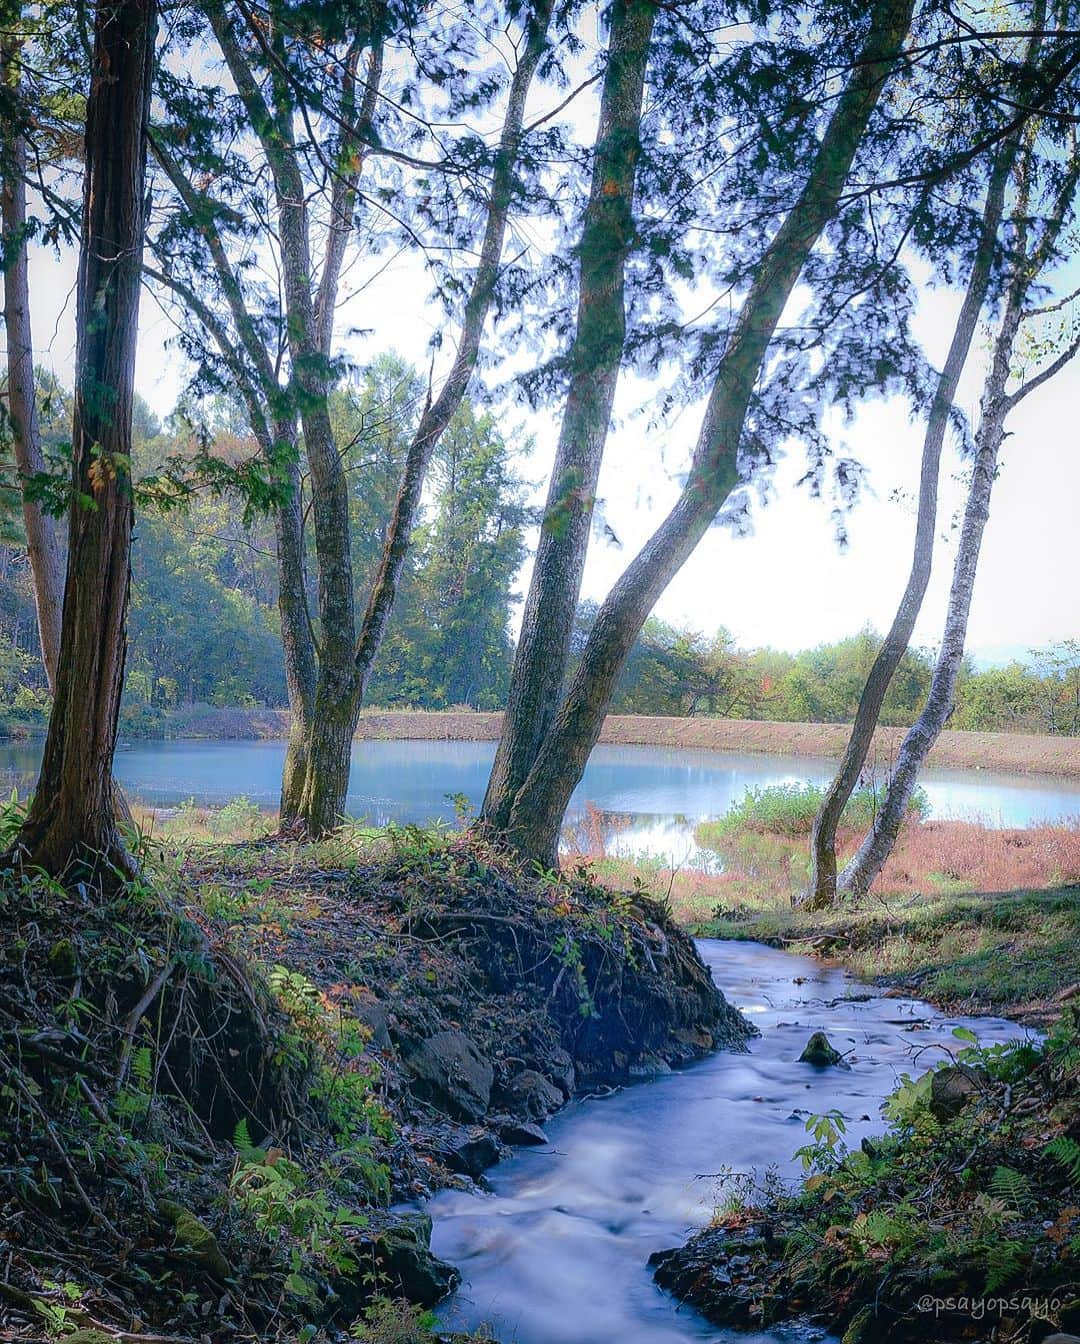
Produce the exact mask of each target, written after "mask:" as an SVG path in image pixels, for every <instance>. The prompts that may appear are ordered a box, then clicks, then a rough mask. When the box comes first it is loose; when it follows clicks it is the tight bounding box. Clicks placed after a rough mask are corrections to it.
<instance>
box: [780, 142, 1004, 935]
mask: <svg viewBox="0 0 1080 1344" xmlns="http://www.w3.org/2000/svg"><path fill="white" fill-rule="evenodd" d="M1018 147H1019V142H1018V138H1017V137H1015V136H1013V137H1011V138H1010V139H1009V140H1007V141H1006V142H1005V144H1004V145H1003V146H1002V148H1001V149H1000V151H999V152H998V155H997V158H996V160H995V162H994V168H993V172H992V173H991V176H990V182H989V185H988V188H987V193H986V205H985V207H984V209H983V218H982V228H981V229H980V233H979V239H978V242H977V245H976V247H977V250H976V253H975V261H974V264H973V265H972V268H971V276H970V278H969V280H968V286H967V292H966V294H965V295H964V302H963V304H962V306H961V308H960V316H959V318H958V319H957V323H956V329H955V330H954V332H953V337H952V342H951V344H950V345H949V352H948V355H947V356H946V359H945V365H944V368H943V369H942V371H941V376H940V378H939V379H938V384H937V388H936V390H935V392H934V400H933V403H932V404H931V407H930V415H929V418H928V420H927V425H926V435H925V438H924V440H923V450H922V467H921V470H920V476H919V504H918V514H917V519H916V523H915V542H914V548H913V553H912V561H911V572H910V574H909V575H908V581H907V585H906V587H905V588H904V592H903V595H902V597H901V598H900V603H899V605H898V607H897V609H896V615H895V616H894V617H893V623H892V625H891V626H890V628H889V633H888V634H887V635H886V636H885V640H884V642H883V643H882V646H881V648H880V649H879V650H878V655H877V657H876V658H875V659H874V665H873V667H871V669H870V673H869V676H868V677H867V679H866V684H865V686H864V687H863V691H862V695H861V696H860V697H859V705H858V709H857V710H856V712H855V722H854V724H853V725H852V728H851V735H850V737H849V738H848V742H847V747H846V748H845V751H844V755H843V759H842V760H841V762H840V768H839V770H838V771H837V773H836V776H835V778H834V779H833V781H832V783H831V784H830V785H829V788H828V791H827V792H826V794H825V797H824V799H823V800H822V804H821V808H820V810H819V811H818V814H817V816H816V817H815V818H814V827H813V832H812V835H811V841H810V851H811V861H812V869H811V876H810V889H809V892H808V895H807V899H806V901H805V904H806V907H807V908H808V909H811V910H818V909H822V908H823V907H825V906H827V905H830V904H831V903H832V902H833V900H834V899H835V897H836V831H837V827H838V826H839V825H840V817H841V815H842V814H843V811H844V808H845V807H846V806H847V802H848V799H849V798H850V797H851V795H852V793H853V792H854V789H855V786H856V784H858V782H859V776H860V774H861V773H862V768H863V766H864V765H865V763H866V758H867V755H868V754H869V752H870V746H871V743H872V742H873V740H874V731H875V729H876V728H877V724H878V718H879V716H880V714H881V706H882V704H883V703H884V700H885V695H886V692H887V691H888V689H889V684H890V682H891V681H892V679H893V674H894V673H895V672H896V669H897V668H898V667H899V665H900V660H901V659H902V658H903V656H904V654H905V653H906V652H907V647H908V644H909V643H910V642H911V635H912V632H913V630H914V629H915V622H916V620H917V619H918V616H919V612H920V610H921V609H922V604H923V598H924V597H925V596H926V589H927V586H928V585H929V583H930V571H931V568H932V565H933V558H934V532H935V530H936V528H937V499H938V477H939V474H940V470H941V449H942V445H943V444H944V441H945V430H946V428H947V426H948V423H949V416H950V413H951V412H952V407H953V401H954V400H955V397H956V388H957V384H958V383H959V381H960V374H961V373H962V372H963V368H964V364H965V363H966V361H967V357H968V352H969V351H970V349H971V341H972V338H973V337H974V335H975V329H976V327H977V325H978V321H979V314H980V313H981V312H982V307H983V304H984V303H985V302H986V295H987V291H988V289H989V287H990V273H991V269H992V266H993V261H994V257H995V255H996V253H997V236H998V230H999V228H1000V227H1001V216H1002V212H1003V211H1004V208H1005V190H1006V187H1007V186H1008V183H1009V176H1010V174H1011V173H1012V169H1013V165H1014V163H1015V162H1016V154H1017V150H1018Z"/></svg>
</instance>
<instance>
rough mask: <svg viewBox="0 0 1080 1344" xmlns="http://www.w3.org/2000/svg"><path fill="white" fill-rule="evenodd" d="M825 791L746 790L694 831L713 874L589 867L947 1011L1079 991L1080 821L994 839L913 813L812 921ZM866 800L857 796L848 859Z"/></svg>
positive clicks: (609, 861) (729, 934) (716, 929)
mask: <svg viewBox="0 0 1080 1344" xmlns="http://www.w3.org/2000/svg"><path fill="white" fill-rule="evenodd" d="M819 795H820V790H816V789H814V788H811V787H804V786H795V785H789V786H778V787H774V788H770V789H762V790H757V791H751V792H748V793H747V794H746V796H745V798H744V800H743V802H742V803H741V804H740V805H739V806H738V807H736V808H733V809H732V811H731V812H730V813H729V814H728V816H727V817H725V818H723V819H721V820H720V821H716V822H706V823H703V824H702V825H700V826H699V827H698V828H697V832H696V835H697V840H698V843H699V845H701V846H702V848H703V849H705V850H706V851H710V850H711V851H712V853H713V855H714V857H715V859H716V862H717V865H718V867H719V868H720V871H719V872H711V873H709V872H700V871H693V870H689V869H683V870H673V869H671V868H668V867H664V866H663V865H662V863H659V862H654V863H648V862H642V861H638V862H637V863H631V862H629V861H627V860H623V859H618V858H610V857H604V856H602V855H600V856H597V855H596V854H595V853H594V854H593V855H592V856H591V857H588V862H590V863H591V864H592V866H593V869H594V871H595V872H596V873H597V875H598V876H599V877H600V879H601V880H603V881H606V882H609V883H611V884H612V885H613V886H614V887H616V888H618V887H622V886H625V885H627V884H628V883H630V882H632V881H638V882H643V883H644V884H645V885H646V888H647V889H648V890H650V891H652V892H653V893H654V894H655V895H659V896H661V897H662V898H663V899H664V900H666V901H667V902H668V903H669V905H670V907H671V909H672V911H673V913H674V915H675V917H676V919H678V920H679V922H680V923H681V924H683V925H684V926H686V927H689V928H691V929H693V930H694V931H695V932H697V933H700V934H705V935H709V936H713V937H719V938H739V939H749V940H755V941H759V942H765V943H769V944H772V945H773V946H777V947H786V948H789V949H791V950H792V951H795V952H801V953H809V954H813V955H818V956H827V957H830V958H833V959H835V960H837V961H839V962H841V963H843V964H844V965H845V966H847V967H848V968H849V969H851V970H852V971H854V972H856V973H857V974H859V975H861V976H865V977H867V978H873V979H878V980H882V979H884V980H886V981H887V982H888V983H890V984H892V985H894V986H896V987H897V988H900V989H903V990H904V991H905V992H910V993H912V994H915V995H918V996H919V997H921V998H926V999H929V1000H931V1001H932V1002H934V1003H937V1004H939V1005H942V1006H946V1007H950V1008H963V1009H964V1010H965V1011H969V1012H972V1011H973V1012H999V1013H1007V1014H1009V1015H1010V1016H1018V1017H1023V1018H1025V1019H1027V1020H1032V1021H1047V1020H1050V1019H1051V1018H1053V1017H1055V1016H1056V1015H1057V1014H1058V1013H1059V1012H1060V1007H1061V1004H1062V1003H1063V1002H1064V1001H1065V1000H1066V999H1067V998H1068V997H1069V994H1070V990H1071V989H1072V988H1073V987H1075V986H1076V984H1077V982H1080V823H1074V824H1073V825H1069V826H1056V827H1052V826H1041V827H1031V828H1028V829H1025V830H992V829H990V828H988V827H986V826H983V825H979V824H976V823H972V822H957V821H923V820H921V818H920V816H919V814H918V808H917V807H916V808H915V810H913V813H912V816H911V818H910V819H909V821H908V823H907V825H906V826H905V827H904V829H903V831H902V832H901V835H900V837H899V840H898V842H897V845H896V848H895V849H894V851H893V853H892V855H891V856H890V858H889V861H888V863H887V864H886V865H885V867H884V869H883V870H882V873H881V875H880V876H879V878H878V880H877V882H876V883H875V886H874V890H873V891H872V892H871V894H870V895H869V896H867V897H865V898H864V899H862V900H861V901H858V902H851V901H845V902H844V903H843V904H842V905H841V906H840V907H839V908H837V909H836V910H832V911H825V912H807V911H804V910H801V909H798V908H796V907H795V901H796V900H797V898H798V897H799V896H800V894H801V893H802V892H803V891H805V889H806V887H807V884H808V881H809V876H810V857H809V832H810V827H811V824H812V822H813V818H814V815H815V812H816V810H817V805H818V802H819V800H820V799H819ZM917 801H918V800H916V802H917ZM871 804H872V800H871V799H869V798H868V797H866V796H863V795H862V794H859V795H856V797H855V798H854V799H853V800H852V807H851V815H850V816H849V815H848V814H847V813H845V821H846V823H847V824H846V827H845V828H844V829H842V830H841V832H840V835H839V852H840V856H841V859H843V858H844V857H846V856H847V855H848V854H849V853H851V852H852V850H853V849H854V847H855V845H856V843H857V842H858V839H859V837H860V835H861V833H862V830H863V828H864V827H865V824H866V822H867V820H868V818H867V816H866V815H865V814H866V812H867V808H868V807H870V806H871ZM586 857H587V856H586Z"/></svg>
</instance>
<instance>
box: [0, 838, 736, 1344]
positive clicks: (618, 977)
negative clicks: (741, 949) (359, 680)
mask: <svg viewBox="0 0 1080 1344" xmlns="http://www.w3.org/2000/svg"><path fill="white" fill-rule="evenodd" d="M0 908H2V910H3V914H4V918H3V920H2V921H0V1066H2V1067H3V1070H4V1079H3V1086H2V1087H0V1171H2V1174H3V1194H2V1196H0V1200H2V1210H0V1217H2V1218H3V1228H4V1237H5V1238H6V1248H5V1260H4V1265H3V1269H2V1271H0V1337H3V1338H15V1337H25V1338H37V1337H39V1336H40V1335H41V1332H42V1321H43V1319H47V1320H51V1321H52V1323H53V1329H54V1332H58V1333H64V1332H66V1331H69V1330H70V1329H71V1328H74V1327H78V1328H89V1329H104V1331H105V1335H104V1336H103V1338H104V1339H112V1340H117V1339H124V1338H132V1337H133V1336H140V1337H142V1338H143V1339H147V1338H150V1337H152V1336H165V1337H167V1338H169V1339H173V1338H181V1337H182V1338H184V1339H186V1340H188V1341H191V1340H194V1339H197V1338H198V1339H211V1340H213V1341H215V1342H216V1341H218V1340H221V1341H231V1340H233V1339H248V1338H256V1337H257V1338H259V1339H260V1340H270V1339H277V1338H285V1337H294V1336H295V1332H296V1331H297V1330H298V1329H299V1328H300V1327H301V1326H302V1325H303V1324H304V1323H305V1322H309V1323H314V1324H317V1325H318V1326H319V1327H320V1328H321V1329H322V1330H323V1331H324V1332H326V1334H327V1335H328V1336H329V1337H331V1338H332V1337H335V1336H337V1335H340V1336H341V1337H342V1338H344V1333H343V1332H346V1331H348V1329H349V1328H350V1327H351V1325H352V1323H353V1322H354V1321H355V1320H356V1317H357V1314H358V1313H359V1312H362V1311H363V1310H364V1309H365V1304H366V1303H368V1302H370V1301H371V1300H372V1298H373V1297H377V1296H380V1295H381V1296H387V1297H404V1298H408V1299H410V1300H411V1301H413V1302H416V1303H420V1304H430V1303H432V1302H434V1301H436V1300H438V1298H439V1297H441V1296H443V1295H445V1293H446V1292H448V1291H450V1290H452V1289H453V1287H454V1286H455V1285H456V1283H457V1281H458V1276H457V1272H456V1270H455V1269H454V1268H453V1267H452V1266H450V1265H446V1264H444V1263H442V1262H441V1261H439V1260H437V1259H436V1258H435V1257H434V1256H433V1255H432V1254H431V1252H430V1250H429V1249H428V1237H429V1235H430V1224H429V1223H428V1222H427V1220H426V1219H425V1218H423V1217H422V1216H418V1215H406V1216H402V1215H399V1214H391V1213H389V1212H388V1206H389V1205H390V1204H391V1203H393V1202H396V1201H401V1200H403V1199H404V1200H415V1199H417V1198H420V1197H422V1196H424V1195H425V1194H427V1193H429V1192H431V1191H433V1190H435V1189H437V1188H439V1187H441V1186H445V1185H448V1184H461V1183H466V1184H467V1183H469V1182H472V1181H478V1180H482V1179H483V1178H482V1173H483V1171H484V1170H485V1169H486V1168H487V1167H488V1166H490V1165H491V1164H492V1163H494V1162H495V1161H497V1160H498V1159H499V1157H500V1156H502V1155H503V1154H504V1153H505V1152H506V1151H507V1145H509V1144H519V1143H533V1142H542V1141H543V1134H542V1130H541V1129H540V1126H541V1125H542V1123H543V1121H544V1120H545V1119H546V1117H547V1116H548V1115H549V1114H550V1113H551V1112H552V1111H554V1110H556V1109H558V1108H559V1107H560V1106H562V1105H563V1104H564V1102H565V1101H566V1100H567V1098H568V1097H570V1096H571V1095H574V1094H576V1093H577V1094H580V1093H582V1092H588V1091H590V1090H594V1089H597V1088H608V1087H612V1086H619V1085H622V1084H625V1083H628V1082H631V1081H632V1080H633V1079H635V1078H637V1077H641V1076H646V1075H648V1074H649V1073H650V1072H652V1071H655V1070H659V1069H662V1068H664V1067H667V1066H670V1065H677V1064H679V1063H683V1062H687V1061H689V1060H691V1059H693V1058H695V1057H697V1056H699V1055H701V1054H702V1053H704V1052H705V1051H709V1050H712V1049H714V1048H717V1047H727V1048H732V1049H741V1048H745V1045H744V1043H745V1041H746V1039H747V1037H748V1036H749V1035H750V1034H752V1028H751V1027H750V1026H749V1025H748V1024H747V1023H746V1021H745V1020H744V1019H743V1018H742V1017H741V1015H740V1014H739V1013H738V1012H736V1011H735V1010H734V1009H733V1008H732V1007H731V1006H730V1005H728V1004H727V1003H726V1001H725V1000H724V998H723V996H722V995H721V994H720V993H719V992H718V991H717V990H716V989H715V987H714V986H713V984H712V981H711V978H710V977H709V974H708V972H707V970H706V968H705V967H704V966H703V965H702V963H701V961H700V959H699V957H698V955H697V953H696V951H695V949H694V947H693V944H692V942H691V941H690V940H689V938H688V937H687V936H686V935H685V934H684V933H683V932H681V931H680V930H679V929H677V928H676V927H675V926H674V925H673V924H672V923H671V921H670V919H669V917H668V916H667V914H666V912H665V911H664V910H662V909H661V908H660V907H659V906H657V905H655V904H653V903H652V902H650V901H648V900H646V899H644V898H642V897H639V896H637V895H614V896H613V895H612V894H611V893H608V892H603V891H601V890H600V889H599V888H596V887H594V886H592V885H590V884H589V883H587V882H585V881H583V880H572V881H568V882H549V881H540V880H537V879H535V878H531V877H529V876H527V875H523V874H521V873H518V872H515V871H514V870H512V869H510V868H509V867H507V866H506V865H505V864H503V863H502V862H501V861H500V860H499V859H498V858H497V857H496V856H495V855H493V854H490V853H487V852H486V851H481V850H478V849H476V848H475V847H473V846H470V845H468V844H467V843H466V842H465V841H463V840H460V839H459V840H455V841H453V842H450V843H446V842H444V841H440V842H436V841H432V840H430V839H427V838H425V837H423V836H421V835H420V834H419V833H411V832H408V833H403V834H402V835H401V836H399V838H398V841H397V842H396V843H393V844H390V845H388V846H387V847H386V848H384V849H383V850H382V851H381V852H379V853H372V852H366V853H364V854H357V853H355V852H352V851H350V850H349V849H348V848H347V846H346V845H345V844H344V843H334V842H327V843H326V844H324V845H322V846H319V847H312V848H304V847H298V846H290V845H272V844H265V843H254V844H249V845H245V846H238V847H235V848H227V847H220V848H218V849H216V850H209V849H207V848H202V849H200V848H198V847H193V849H192V850H191V851H190V853H189V856H188V857H187V858H186V859H185V860H182V861H180V862H179V865H178V863H177V859H176V857H175V856H173V857H167V858H166V862H165V866H164V868H162V869H161V870H160V872H159V875H158V876H157V877H156V878H155V881H154V883H153V885H152V886H146V887H140V888H138V889H131V888H123V889H121V890H119V891H117V892H114V893H113V894H111V895H107V894H102V893H99V892H90V891H87V890H86V889H85V888H78V887H76V888H75V889H74V890H67V891H62V890H60V889H58V888H54V887H52V886H50V885H48V884H43V883H41V882H40V881H38V880H33V881H31V880H22V879H17V878H14V877H7V878H5V879H4V880H3V882H0ZM49 1313H52V1315H51V1316H50V1315H49ZM411 1337H412V1336H410V1338H411ZM395 1338H397V1336H395Z"/></svg>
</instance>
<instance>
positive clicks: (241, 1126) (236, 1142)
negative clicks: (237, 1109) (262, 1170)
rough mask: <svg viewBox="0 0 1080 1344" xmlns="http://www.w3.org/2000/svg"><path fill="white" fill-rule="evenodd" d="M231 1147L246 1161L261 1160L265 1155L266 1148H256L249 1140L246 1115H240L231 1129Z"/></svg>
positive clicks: (249, 1132)
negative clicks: (234, 1126)
mask: <svg viewBox="0 0 1080 1344" xmlns="http://www.w3.org/2000/svg"><path fill="white" fill-rule="evenodd" d="M233 1147H235V1149H236V1151H237V1152H238V1153H239V1154H240V1156H241V1158H242V1159H243V1160H244V1162H246V1163H252V1162H261V1161H262V1160H263V1159H264V1158H265V1157H266V1149H265V1148H258V1147H256V1146H255V1144H253V1143H252V1142H251V1131H250V1130H249V1129H248V1122H247V1118H246V1116H241V1117H240V1119H239V1120H237V1122H236V1128H235V1129H234V1130H233Z"/></svg>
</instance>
